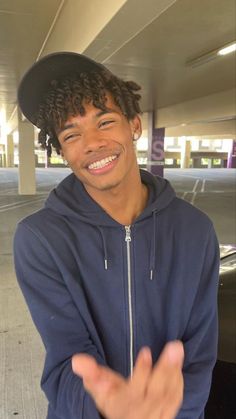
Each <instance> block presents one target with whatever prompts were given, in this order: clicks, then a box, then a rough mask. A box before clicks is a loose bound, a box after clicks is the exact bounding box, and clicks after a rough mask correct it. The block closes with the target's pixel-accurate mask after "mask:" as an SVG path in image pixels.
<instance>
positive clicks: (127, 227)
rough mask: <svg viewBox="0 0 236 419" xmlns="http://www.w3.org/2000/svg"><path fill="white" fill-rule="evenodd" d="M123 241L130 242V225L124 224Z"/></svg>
mask: <svg viewBox="0 0 236 419" xmlns="http://www.w3.org/2000/svg"><path fill="white" fill-rule="evenodd" d="M125 241H126V242H131V230H130V226H125Z"/></svg>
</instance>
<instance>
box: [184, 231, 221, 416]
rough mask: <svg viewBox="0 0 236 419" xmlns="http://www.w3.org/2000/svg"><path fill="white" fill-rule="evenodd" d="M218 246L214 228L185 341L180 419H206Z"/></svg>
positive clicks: (215, 318) (215, 337) (212, 357)
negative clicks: (205, 410) (182, 397)
mask: <svg viewBox="0 0 236 419" xmlns="http://www.w3.org/2000/svg"><path fill="white" fill-rule="evenodd" d="M218 282H219V244H218V241H217V239H216V235H215V232H214V229H213V227H211V229H210V233H209V236H208V241H207V243H206V250H205V258H204V263H203V267H202V274H201V280H200V283H199V287H198V290H197V294H196V297H195V301H194V304H193V307H192V311H191V316H190V319H189V322H188V326H187V329H186V331H185V334H184V337H183V343H184V350H185V361H184V368H183V372H184V401H183V405H182V408H181V410H180V412H179V414H178V415H177V419H204V409H205V405H206V402H207V400H208V396H209V392H210V387H211V378H212V370H213V368H214V365H215V362H216V357H217V341H218V315H217V291H218Z"/></svg>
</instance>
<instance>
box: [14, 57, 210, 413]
mask: <svg viewBox="0 0 236 419" xmlns="http://www.w3.org/2000/svg"><path fill="white" fill-rule="evenodd" d="M139 89H140V88H139V86H137V85H136V84H135V83H134V82H126V81H123V80H120V79H119V78H117V77H116V76H114V75H113V74H112V73H110V72H109V71H108V70H107V69H106V68H105V67H103V66H102V65H101V64H98V63H96V62H94V61H92V60H90V59H89V58H87V57H85V56H82V55H79V54H74V53H56V54H52V55H49V56H46V57H44V58H43V59H41V60H40V61H38V62H37V63H36V64H34V65H33V67H31V69H30V70H29V71H28V72H27V73H26V75H25V76H24V78H23V80H22V82H21V84H20V87H19V95H18V97H19V104H20V107H21V110H22V112H23V113H24V115H25V116H26V117H27V118H28V119H29V120H30V121H31V122H32V123H33V124H35V125H36V126H37V127H38V128H39V129H40V134H39V141H40V143H41V144H42V146H43V147H44V148H47V150H48V153H49V154H50V152H51V147H55V148H56V150H57V151H58V152H60V153H61V154H62V155H63V156H64V158H65V159H66V160H67V162H68V164H69V166H70V167H71V169H72V172H73V173H72V174H71V175H70V176H68V177H67V178H66V179H65V180H63V181H62V182H61V184H60V185H59V186H58V187H57V188H56V189H54V190H53V191H52V192H51V193H50V195H49V198H48V199H47V201H46V203H45V207H44V208H43V209H41V210H40V211H38V212H37V213H35V214H33V215H31V216H29V217H27V218H26V219H25V220H23V221H21V222H20V223H19V225H18V227H17V231H16V235H15V241H14V251H15V267H16V273H17V278H18V281H19V284H20V286H21V288H22V291H23V293H24V296H25V299H26V301H27V304H28V306H29V309H30V311H31V315H32V318H33V320H34V322H35V324H36V327H37V329H38V331H39V333H40V334H41V337H42V340H43V342H44V345H45V349H46V360H45V368H44V371H43V376H42V382H41V384H42V388H43V390H44V392H45V393H46V396H47V398H48V401H49V408H48V419H57V418H63V419H76V418H78V419H96V418H99V417H101V415H103V416H105V417H106V418H108V419H154V418H155V419H171V418H174V417H177V418H179V419H184V418H185V419H199V418H203V417H204V406H205V403H206V401H207V398H208V394H209V389H210V384H211V373H212V369H213V366H214V363H215V359H216V347H217V305H216V299H217V298H216V296H217V284H218V244H217V240H216V237H215V233H214V229H213V226H212V223H211V221H210V220H209V219H208V217H207V216H206V215H204V214H203V213H202V212H200V211H199V210H198V209H196V208H194V207H193V206H191V205H190V204H188V203H186V202H185V201H182V200H180V199H178V198H177V197H176V196H175V193H174V191H173V189H172V187H171V186H170V184H169V183H168V182H167V181H166V180H164V179H162V178H156V177H154V176H152V175H151V174H150V173H148V172H146V171H140V170H139V168H138V165H137V160H136V156H135V148H134V144H133V143H134V141H135V140H137V139H138V138H139V136H140V135H141V121H140V116H139V114H140V108H139V99H140V95H139V94H138V90H139ZM172 341H174V342H172ZM180 341H181V342H182V344H183V347H184V353H185V356H184V363H183V372H182V362H183V349H182V344H181V343H180ZM152 360H153V363H154V366H152ZM183 381H184V394H183V401H182V390H183Z"/></svg>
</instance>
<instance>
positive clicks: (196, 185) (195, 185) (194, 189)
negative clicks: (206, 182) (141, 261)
mask: <svg viewBox="0 0 236 419" xmlns="http://www.w3.org/2000/svg"><path fill="white" fill-rule="evenodd" d="M199 182H200V179H197V180H196V182H195V184H194V187H193V190H192V192H193V193H195V192H196V190H197V187H198V184H199Z"/></svg>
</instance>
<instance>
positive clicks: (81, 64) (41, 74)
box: [18, 52, 109, 125]
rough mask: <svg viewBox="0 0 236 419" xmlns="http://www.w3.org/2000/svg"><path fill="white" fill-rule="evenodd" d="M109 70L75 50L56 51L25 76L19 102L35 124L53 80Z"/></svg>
mask: <svg viewBox="0 0 236 419" xmlns="http://www.w3.org/2000/svg"><path fill="white" fill-rule="evenodd" d="M104 70H105V71H109V70H108V69H107V68H106V67H104V66H103V65H102V64H100V63H97V62H96V61H93V60H91V59H90V58H88V57H86V56H85V55H82V54H77V53H75V52H56V53H53V54H49V55H46V56H45V57H43V58H41V59H40V60H39V61H37V62H36V63H34V64H33V65H32V67H30V69H29V70H28V71H27V72H26V73H25V75H24V76H23V78H22V80H21V82H20V85H19V88H18V103H19V105H20V108H21V111H22V113H23V114H24V115H25V117H26V118H27V119H28V120H29V121H30V122H32V123H33V124H34V125H35V124H36V120H37V113H38V110H39V105H40V104H41V103H42V101H43V99H44V96H45V94H46V93H47V92H48V91H49V89H50V87H51V82H52V80H60V79H62V78H63V77H65V76H70V75H73V74H80V73H83V72H85V73H86V72H91V71H96V72H101V71H104Z"/></svg>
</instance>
